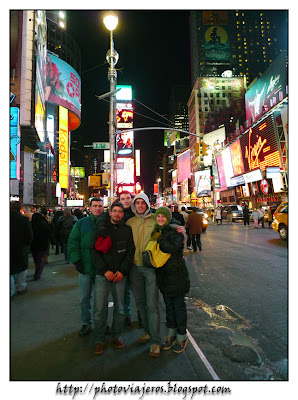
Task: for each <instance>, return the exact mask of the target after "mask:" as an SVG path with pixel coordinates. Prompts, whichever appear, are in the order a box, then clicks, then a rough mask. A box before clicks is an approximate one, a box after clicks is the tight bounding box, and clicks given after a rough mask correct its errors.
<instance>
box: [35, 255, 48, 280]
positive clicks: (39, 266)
mask: <svg viewBox="0 0 298 400" xmlns="http://www.w3.org/2000/svg"><path fill="white" fill-rule="evenodd" d="M46 254H47V251H46V250H34V251H32V257H33V260H34V264H35V273H34V278H40V277H41V274H42V271H43V269H44V266H45V262H46Z"/></svg>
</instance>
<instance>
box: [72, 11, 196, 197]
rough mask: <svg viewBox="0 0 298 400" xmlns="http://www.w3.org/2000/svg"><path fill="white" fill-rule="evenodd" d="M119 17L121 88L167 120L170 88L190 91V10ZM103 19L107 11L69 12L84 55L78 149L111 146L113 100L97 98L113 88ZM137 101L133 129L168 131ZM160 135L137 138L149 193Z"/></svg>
mask: <svg viewBox="0 0 298 400" xmlns="http://www.w3.org/2000/svg"><path fill="white" fill-rule="evenodd" d="M117 15H118V19H119V20H118V26H117V28H116V30H115V31H114V46H115V49H116V51H117V52H118V53H119V60H118V63H117V64H116V68H117V69H118V72H117V84H127V85H131V86H132V89H133V98H134V99H136V100H137V101H139V102H141V103H142V104H144V105H145V106H147V107H149V108H150V109H153V110H154V111H155V112H157V113H158V114H161V115H164V116H166V117H169V115H168V114H169V100H170V92H171V87H172V86H173V85H176V84H186V85H188V86H189V91H190V90H191V87H190V81H191V69H190V41H189V11H180V10H178V11H173V10H164V11H160V10H156V11H155V10H147V11H144V10H136V11H126V10H125V11H124V10H120V11H117ZM102 17H103V11H98V10H94V11H93V10H72V11H68V32H69V33H70V34H71V36H72V37H73V39H74V40H75V41H76V43H77V45H78V46H79V48H80V49H81V55H82V62H81V79H82V121H81V126H80V127H79V128H78V129H77V130H76V131H74V135H73V138H75V140H77V141H78V143H77V144H76V146H77V147H79V148H83V145H84V144H92V142H93V141H104V142H105V141H108V123H107V121H108V118H109V117H108V116H109V101H108V100H100V101H99V100H97V98H96V97H95V95H101V94H104V93H106V92H108V91H109V87H110V83H109V81H108V64H107V63H106V52H107V51H108V49H109V46H110V43H109V31H108V30H107V29H106V28H105V26H104V24H103V20H102ZM137 101H134V102H133V104H134V110H135V113H136V114H135V117H134V127H135V128H141V127H150V126H151V127H153V126H165V127H166V126H169V125H167V121H165V120H163V119H162V118H161V117H159V116H158V115H156V114H155V113H153V112H151V111H150V110H148V109H147V108H146V107H144V106H142V105H141V104H139V103H138V102H137ZM137 113H138V114H142V115H143V116H140V115H138V114H137ZM145 117H150V118H152V119H153V120H152V119H148V118H145ZM161 132H162V131H155V132H152V131H145V132H140V133H136V134H135V148H136V149H140V150H141V174H142V181H143V183H144V185H145V191H146V192H152V191H153V183H154V181H155V172H154V171H155V167H156V165H154V159H155V156H156V150H157V149H158V148H161V147H162V146H163V133H161ZM95 151H96V150H94V152H95Z"/></svg>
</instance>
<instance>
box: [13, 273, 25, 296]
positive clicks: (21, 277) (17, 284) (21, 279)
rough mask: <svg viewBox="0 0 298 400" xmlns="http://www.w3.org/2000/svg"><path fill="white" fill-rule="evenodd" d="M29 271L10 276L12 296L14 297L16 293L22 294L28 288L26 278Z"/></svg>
mask: <svg viewBox="0 0 298 400" xmlns="http://www.w3.org/2000/svg"><path fill="white" fill-rule="evenodd" d="M27 271H28V269H25V271H21V272H18V273H17V274H14V275H10V295H11V296H13V295H14V294H15V293H16V292H20V291H22V290H24V289H26V287H27V283H26V277H27Z"/></svg>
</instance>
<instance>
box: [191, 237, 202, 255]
mask: <svg viewBox="0 0 298 400" xmlns="http://www.w3.org/2000/svg"><path fill="white" fill-rule="evenodd" d="M191 243H192V248H193V250H194V251H197V246H198V247H199V248H200V247H202V243H201V235H191Z"/></svg>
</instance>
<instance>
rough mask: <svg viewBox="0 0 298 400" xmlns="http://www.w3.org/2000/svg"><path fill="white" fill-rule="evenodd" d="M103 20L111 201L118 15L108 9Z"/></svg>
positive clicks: (113, 183)
mask: <svg viewBox="0 0 298 400" xmlns="http://www.w3.org/2000/svg"><path fill="white" fill-rule="evenodd" d="M103 22H104V24H105V27H106V28H107V29H108V30H109V31H110V49H109V50H108V52H107V55H106V59H107V61H108V63H109V72H108V79H109V81H110V92H111V95H110V117H109V141H110V173H111V177H110V192H111V194H110V197H111V202H112V201H113V199H114V195H115V180H114V165H115V130H116V129H115V128H116V107H115V103H116V102H115V91H116V83H117V71H116V69H115V65H116V64H117V61H118V58H119V55H118V53H117V51H116V50H115V49H114V42H113V30H114V29H115V28H116V27H117V24H118V17H117V15H116V14H115V13H114V12H113V11H109V12H108V13H106V15H105V16H104V19H103Z"/></svg>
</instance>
